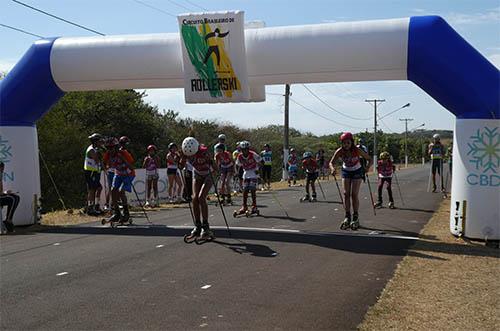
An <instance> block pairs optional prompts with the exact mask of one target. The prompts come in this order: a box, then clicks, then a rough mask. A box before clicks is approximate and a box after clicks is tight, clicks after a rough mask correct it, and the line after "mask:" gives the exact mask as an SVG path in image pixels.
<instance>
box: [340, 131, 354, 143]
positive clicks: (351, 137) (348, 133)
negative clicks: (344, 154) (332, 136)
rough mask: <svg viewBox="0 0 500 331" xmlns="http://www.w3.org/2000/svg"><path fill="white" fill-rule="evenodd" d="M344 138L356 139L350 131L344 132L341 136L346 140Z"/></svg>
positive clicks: (342, 139)
mask: <svg viewBox="0 0 500 331" xmlns="http://www.w3.org/2000/svg"><path fill="white" fill-rule="evenodd" d="M344 140H351V141H354V138H353V136H352V133H350V132H344V133H342V135H341V136H340V141H344Z"/></svg>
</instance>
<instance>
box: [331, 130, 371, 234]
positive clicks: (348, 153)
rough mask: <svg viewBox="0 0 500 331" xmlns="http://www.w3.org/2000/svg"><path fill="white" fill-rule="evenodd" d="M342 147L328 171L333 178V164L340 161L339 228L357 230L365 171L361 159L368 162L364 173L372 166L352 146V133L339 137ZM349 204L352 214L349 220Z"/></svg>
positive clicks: (364, 154)
mask: <svg viewBox="0 0 500 331" xmlns="http://www.w3.org/2000/svg"><path fill="white" fill-rule="evenodd" d="M340 141H341V143H342V147H340V148H338V149H337V150H336V151H335V153H334V155H333V157H332V159H331V160H330V170H331V171H332V174H333V175H334V176H335V174H336V169H335V163H336V162H337V160H342V187H343V189H344V208H345V218H344V220H343V221H342V223H341V225H340V228H341V229H342V230H345V229H348V228H351V229H352V230H357V229H358V227H359V189H360V187H361V182H362V180H363V175H364V173H365V170H363V167H362V165H361V160H360V159H361V158H364V159H365V160H367V161H368V165H367V168H366V172H368V171H369V169H370V167H371V165H372V159H371V157H370V156H369V155H368V154H367V153H366V152H365V151H363V150H362V149H361V148H359V147H356V146H355V145H354V138H353V136H352V133H350V132H344V133H343V134H342V135H341V136H340ZM351 202H352V209H353V214H352V218H351Z"/></svg>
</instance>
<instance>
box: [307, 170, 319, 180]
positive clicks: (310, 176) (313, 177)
mask: <svg viewBox="0 0 500 331" xmlns="http://www.w3.org/2000/svg"><path fill="white" fill-rule="evenodd" d="M306 175H307V180H308V181H310V182H314V181H315V180H316V179H318V173H317V172H308V173H306Z"/></svg>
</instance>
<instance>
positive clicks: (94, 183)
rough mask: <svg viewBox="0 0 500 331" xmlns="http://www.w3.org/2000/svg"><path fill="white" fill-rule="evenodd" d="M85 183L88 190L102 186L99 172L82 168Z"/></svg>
mask: <svg viewBox="0 0 500 331" xmlns="http://www.w3.org/2000/svg"><path fill="white" fill-rule="evenodd" d="M84 173H85V183H86V184H87V189H88V190H95V189H98V188H102V186H101V173H100V172H98V171H90V170H84Z"/></svg>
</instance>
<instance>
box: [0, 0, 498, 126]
mask: <svg viewBox="0 0 500 331" xmlns="http://www.w3.org/2000/svg"><path fill="white" fill-rule="evenodd" d="M21 1H22V2H24V3H26V4H28V5H32V6H34V7H37V8H40V9H42V10H45V11H47V12H49V13H51V14H54V15H57V16H60V17H62V18H65V19H67V20H70V21H73V22H76V23H78V24H81V25H83V26H85V27H88V28H90V29H93V30H96V31H98V32H101V33H103V34H107V35H112V34H144V33H172V32H175V33H177V32H178V31H179V30H178V25H177V20H176V18H175V15H177V14H180V13H185V12H199V11H202V9H201V8H204V9H208V10H210V11H217V10H243V11H245V19H246V20H247V21H254V20H258V21H264V22H265V24H266V26H268V27H269V26H284V25H303V24H318V23H335V22H342V21H360V20H372V19H386V18H401V17H409V16H419V15H440V16H442V17H443V18H444V19H445V20H446V21H447V22H448V23H449V24H450V25H451V26H452V27H453V28H454V29H455V30H457V31H458V33H460V34H461V35H462V36H463V37H464V38H465V39H466V40H467V41H468V42H469V43H470V44H471V45H472V46H473V47H475V48H476V49H477V50H478V51H479V52H480V53H481V54H483V55H484V56H485V57H487V58H488V59H489V60H490V61H491V62H492V63H493V64H495V65H496V66H497V67H499V68H500V2H499V1H498V0H495V1H490V0H467V1H465V0H449V1H444V0H423V1H410V0H405V1H401V0H391V1H386V0H359V1H358V0H343V1H339V0H309V1H292V0H234V1H207V0H64V1H63V0H21ZM148 5H149V6H153V7H156V8H157V9H153V8H151V7H148ZM0 24H6V25H10V26H13V27H16V28H19V29H23V30H26V31H29V32H31V33H34V34H37V35H40V36H43V37H54V36H90V35H94V34H93V33H92V32H89V31H87V30H84V29H81V28H78V27H75V26H72V25H69V24H67V23H64V22H61V21H58V20H55V19H53V18H51V17H49V16H46V15H43V14H41V13H38V12H35V11H33V10H31V9H28V8H26V7H23V6H21V5H19V4H16V3H15V2H13V1H12V0H0ZM36 40H37V37H34V36H30V35H26V34H23V33H20V32H17V31H13V30H10V29H7V28H4V27H2V26H0V45H2V47H0V71H8V70H9V69H10V68H12V67H13V66H14V65H15V63H16V62H17V61H18V60H19V59H20V58H21V57H22V55H23V54H24V53H25V51H26V50H27V49H28V48H29V47H30V45H31V44H32V43H33V42H34V41H36ZM307 87H308V88H309V89H310V90H311V91H313V92H314V93H315V94H316V95H318V96H319V97H320V98H321V99H322V100H323V101H324V102H325V103H327V104H328V105H330V106H331V107H333V108H335V109H337V110H339V111H340V112H342V113H345V114H348V115H351V116H354V117H360V118H368V117H373V106H371V105H370V104H368V103H366V102H365V101H364V100H365V99H373V98H378V99H385V100H386V102H384V103H382V104H381V105H380V107H379V109H378V112H379V114H380V115H381V116H384V114H387V113H389V112H391V111H393V110H395V109H398V108H400V107H401V106H403V105H405V104H406V103H410V104H411V106H410V107H407V108H404V109H402V110H400V111H398V112H396V113H394V114H392V115H389V116H387V117H385V118H383V120H382V121H380V122H379V125H380V129H382V130H383V131H385V132H403V131H404V129H405V126H404V122H402V121H400V118H412V119H413V121H412V122H410V123H409V125H408V128H409V129H410V130H412V129H414V128H416V127H420V128H426V129H448V130H452V129H453V127H454V116H453V115H452V114H451V113H449V112H448V111H447V110H446V109H445V108H444V107H442V106H441V105H440V104H438V103H437V102H436V101H434V100H433V99H432V98H431V97H430V96H428V95H427V94H426V93H425V92H423V91H422V90H420V88H418V87H417V86H416V85H414V84H413V83H411V82H408V81H382V82H381V81H377V82H348V83H328V84H308V85H307ZM291 92H292V98H293V100H295V101H296V102H297V103H299V104H301V105H303V106H305V107H307V108H309V109H311V110H313V111H315V112H317V113H319V114H321V115H322V116H323V117H319V116H317V115H314V114H311V113H310V112H308V111H306V110H304V109H303V108H302V107H301V106H299V105H298V104H296V103H294V102H291V103H290V126H291V127H294V128H296V129H298V130H300V131H302V132H312V133H314V134H318V135H322V134H331V133H336V132H340V131H346V130H349V131H353V132H359V131H365V130H369V131H373V120H352V119H349V118H346V117H345V116H342V115H339V114H337V113H334V112H333V111H332V110H331V109H329V108H328V107H327V106H325V105H324V104H323V103H321V102H320V101H319V100H318V99H316V98H315V97H314V96H313V95H312V94H310V93H309V92H308V91H307V90H306V89H305V88H304V87H303V86H302V85H300V84H297V85H292V86H291ZM146 93H147V98H146V100H147V101H148V102H149V103H151V104H152V105H157V106H158V108H159V109H160V110H163V109H165V110H166V109H172V110H175V111H178V112H179V113H180V116H181V117H192V118H196V119H213V120H218V121H221V122H230V123H233V124H235V125H238V126H240V127H244V128H252V127H262V126H266V125H269V124H278V125H279V124H282V123H283V116H284V114H283V109H284V97H283V96H282V94H283V93H284V86H283V85H273V86H267V87H266V93H267V100H266V102H263V103H248V104H211V105H207V104H197V105H193V104H189V105H188V104H185V103H184V92H183V91H182V90H181V89H170V90H169V89H149V90H147V91H146ZM325 117H326V118H328V119H329V120H325V119H324V118H325ZM424 123H425V126H421V125H422V124H424Z"/></svg>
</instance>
